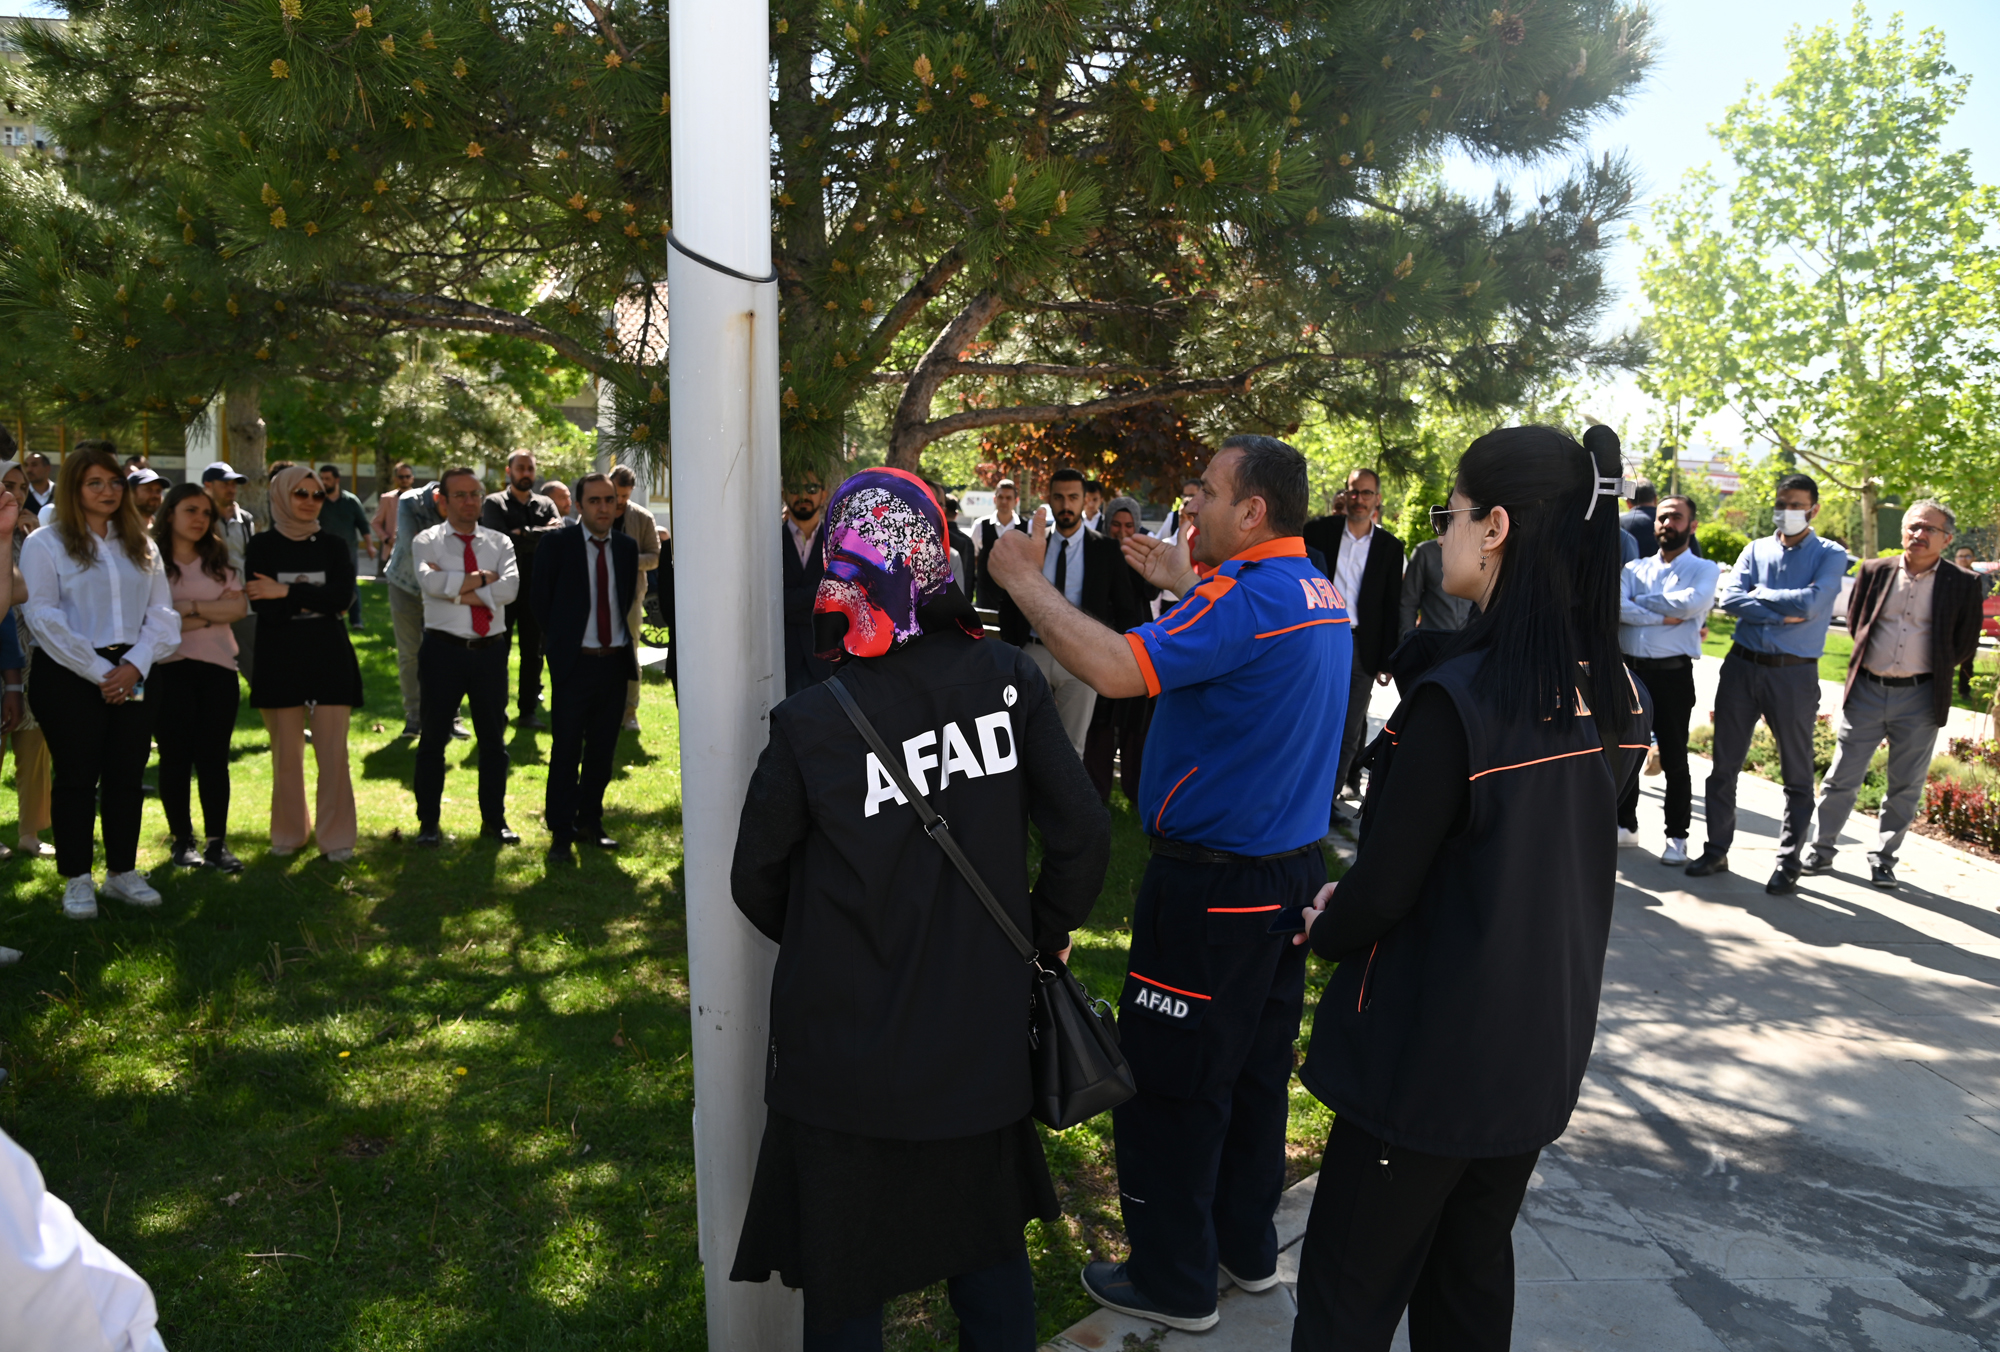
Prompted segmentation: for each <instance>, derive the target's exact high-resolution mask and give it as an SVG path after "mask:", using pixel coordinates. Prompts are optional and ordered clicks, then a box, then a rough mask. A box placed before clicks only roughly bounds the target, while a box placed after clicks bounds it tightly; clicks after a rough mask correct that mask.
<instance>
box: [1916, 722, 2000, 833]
mask: <svg viewBox="0 0 2000 1352" xmlns="http://www.w3.org/2000/svg"><path fill="white" fill-rule="evenodd" d="M1949 746H1950V751H1949V753H1948V754H1946V755H1943V756H1939V757H1938V758H1937V759H1936V760H1934V761H1932V762H1931V768H1930V775H1929V777H1928V780H1927V781H1926V783H1925V784H1924V819H1925V820H1926V821H1928V822H1930V823H1931V824H1932V825H1934V826H1936V827H1937V828H1938V829H1939V830H1942V831H1946V832H1949V833H1950V834H1951V835H1953V836H1956V837H1957V838H1958V839H1960V840H1969V841H1971V842H1972V843H1973V844H1975V845H1979V846H1982V847H1984V848H1986V849H1988V850H1993V851H1996V852H2000V742H1994V741H1982V740H1979V739H1975V738H1971V737H1954V738H1952V739H1951V741H1950V743H1949Z"/></svg>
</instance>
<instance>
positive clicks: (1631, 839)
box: [1618, 826, 1639, 846]
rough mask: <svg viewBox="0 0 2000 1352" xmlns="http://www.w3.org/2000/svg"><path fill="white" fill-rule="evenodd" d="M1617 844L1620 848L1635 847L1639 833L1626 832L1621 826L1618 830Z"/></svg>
mask: <svg viewBox="0 0 2000 1352" xmlns="http://www.w3.org/2000/svg"><path fill="white" fill-rule="evenodd" d="M1618 843H1619V844H1620V845H1621V846H1623V845H1637V844H1638V843H1639V833H1638V832H1637V831H1627V830H1626V829H1625V828H1624V827H1622V826H1621V827H1619V828H1618Z"/></svg>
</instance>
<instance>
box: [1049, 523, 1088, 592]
mask: <svg viewBox="0 0 2000 1352" xmlns="http://www.w3.org/2000/svg"><path fill="white" fill-rule="evenodd" d="M1083 532H1084V527H1082V526H1078V527H1077V528H1076V533H1075V534H1073V535H1071V536H1070V537H1069V538H1068V539H1067V540H1065V539H1063V537H1062V534H1061V532H1059V531H1050V532H1049V544H1048V550H1047V552H1045V553H1044V554H1043V555H1042V576H1043V577H1045V578H1047V579H1048V580H1049V581H1050V582H1054V581H1055V580H1056V558H1057V556H1058V555H1059V554H1061V553H1062V552H1063V551H1065V550H1067V551H1068V552H1069V566H1068V567H1067V568H1065V569H1064V570H1063V600H1065V601H1067V602H1069V603H1070V604H1071V605H1073V606H1081V605H1082V604H1083Z"/></svg>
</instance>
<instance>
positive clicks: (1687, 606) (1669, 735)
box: [1618, 483, 1722, 864]
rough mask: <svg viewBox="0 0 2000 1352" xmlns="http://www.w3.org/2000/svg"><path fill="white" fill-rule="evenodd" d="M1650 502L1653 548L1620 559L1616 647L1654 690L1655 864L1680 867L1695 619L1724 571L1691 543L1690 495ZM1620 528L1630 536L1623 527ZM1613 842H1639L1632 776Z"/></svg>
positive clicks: (1688, 790)
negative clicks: (1662, 814)
mask: <svg viewBox="0 0 2000 1352" xmlns="http://www.w3.org/2000/svg"><path fill="white" fill-rule="evenodd" d="M1641 487H1644V484H1643V483H1642V484H1641ZM1648 505H1649V506H1651V507H1652V508H1653V514H1652V515H1651V516H1648V517H1647V518H1645V519H1646V524H1647V530H1648V532H1649V538H1651V539H1652V541H1653V546H1654V547H1653V552H1652V553H1651V554H1649V555H1644V556H1642V557H1640V558H1636V559H1633V560H1631V561H1630V562H1628V563H1626V564H1625V565H1624V568H1623V569H1622V571H1621V572H1620V574H1619V578H1620V583H1619V602H1618V649H1619V651H1620V652H1622V653H1623V654H1624V655H1625V664H1626V665H1627V666H1629V667H1630V668H1631V669H1632V673H1633V674H1634V675H1635V676H1637V677H1638V678H1639V679H1640V680H1642V681H1644V682H1645V683H1646V688H1647V689H1648V690H1650V691H1651V692H1652V694H1653V737H1654V740H1655V741H1656V742H1657V743H1658V745H1659V748H1660V769H1661V770H1662V771H1664V772H1665V773H1666V777H1667V793H1666V798H1667V802H1666V818H1667V848H1666V850H1665V851H1664V852H1663V853H1662V854H1661V855H1660V862H1661V863H1662V864H1685V863H1687V861H1688V853H1687V844H1688V842H1687V836H1688V824H1689V823H1690V822H1692V821H1693V820H1694V781H1693V777H1692V776H1691V775H1690V774H1689V773H1688V745H1687V744H1688V720H1689V719H1690V718H1691V717H1693V715H1694V706H1695V700H1696V695H1695V689H1694V664H1695V663H1696V662H1697V661H1699V660H1700V659H1701V624H1702V621H1703V619H1705V618H1706V617H1707V615H1708V608H1709V606H1710V605H1712V604H1713V603H1714V601H1715V586H1716V579H1717V577H1718V576H1719V575H1720V573H1721V571H1722V570H1721V569H1719V568H1717V567H1716V566H1715V564H1713V563H1711V562H1710V561H1709V560H1707V559H1704V558H1698V557H1696V555H1695V553H1694V551H1693V550H1692V549H1691V548H1689V546H1690V545H1692V544H1693V543H1694V526H1695V520H1696V516H1695V505H1694V499H1692V498H1684V497H1680V496H1678V495H1676V496H1673V497H1670V498H1667V499H1666V500H1665V501H1664V502H1658V503H1649V504H1648ZM1624 531H1625V534H1626V535H1627V536H1628V537H1629V536H1631V534H1632V530H1631V527H1630V526H1629V525H1627V526H1625V527H1624ZM1618 843H1619V844H1620V845H1637V844H1638V843H1639V781H1638V780H1636V779H1635V780H1633V781H1632V782H1631V783H1630V784H1628V785H1626V787H1625V794H1624V796H1623V797H1621V798H1620V799H1619V800H1618Z"/></svg>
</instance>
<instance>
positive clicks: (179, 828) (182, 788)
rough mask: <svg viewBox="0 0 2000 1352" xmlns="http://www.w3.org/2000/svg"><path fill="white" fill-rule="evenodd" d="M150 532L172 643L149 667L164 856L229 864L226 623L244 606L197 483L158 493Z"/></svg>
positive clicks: (230, 653) (185, 863) (230, 661)
mask: <svg viewBox="0 0 2000 1352" xmlns="http://www.w3.org/2000/svg"><path fill="white" fill-rule="evenodd" d="M153 542H154V543H155V544H157V545H158V546H159V548H160V554H161V556H162V557H163V558H164V559H165V560H166V567H167V581H168V583H169V584H170V586H171V588H172V593H173V598H174V609H175V610H176V611H178V612H180V617H181V648H180V651H179V652H178V653H176V654H175V655H174V656H172V657H169V658H163V659H162V660H161V662H160V665H159V666H158V667H157V668H156V669H155V670H154V672H153V698H154V699H155V701H157V703H158V706H159V707H158V714H157V717H158V720H159V721H158V727H157V729H156V732H155V736H156V737H157V739H158V741H159V744H160V806H161V807H163V808H165V809H166V813H167V828H168V830H170V831H172V832H173V838H174V855H173V860H174V863H176V864H178V865H180V866H181V867H182V868H201V867H203V866H207V867H210V868H218V869H221V870H222V871H223V872H224V873H237V872H240V871H241V870H242V868H243V861H242V860H240V859H238V858H237V857H236V856H235V855H233V854H231V853H230V852H229V845H228V843H227V840H226V837H227V835H228V833H229V739H230V735H231V734H232V733H233V732H234V731H235V730H236V710H237V707H238V706H239V705H240V704H241V703H242V701H243V695H242V690H241V688H240V687H239V686H238V685H237V683H236V635H235V633H234V632H232V631H231V630H230V627H229V626H230V625H231V624H233V623H235V622H236V621H237V620H240V619H242V618H243V617H244V616H245V615H247V614H249V613H250V602H249V600H248V599H247V598H246V597H245V596H244V595H243V582H242V579H240V578H239V577H237V575H236V570H235V569H234V568H231V567H230V566H229V546H228V545H227V544H226V543H224V542H223V539H222V535H221V533H220V532H219V531H217V530H216V528H215V504H214V503H213V502H211V501H210V500H209V496H208V494H207V492H206V491H204V490H203V488H202V486H201V485H200V484H181V485H179V486H178V487H176V488H174V489H173V490H172V491H171V492H169V493H168V494H167V498H166V501H165V502H163V503H162V504H160V510H159V513H158V515H156V516H155V517H154V518H153ZM195 775H199V776H200V777H201V816H202V827H203V828H204V832H205V835H206V845H205V847H203V846H197V845H196V844H195V835H194V817H193V814H192V813H191V812H190V811H189V807H188V788H189V784H190V782H191V779H192V777H193V776H195Z"/></svg>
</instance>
